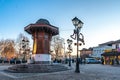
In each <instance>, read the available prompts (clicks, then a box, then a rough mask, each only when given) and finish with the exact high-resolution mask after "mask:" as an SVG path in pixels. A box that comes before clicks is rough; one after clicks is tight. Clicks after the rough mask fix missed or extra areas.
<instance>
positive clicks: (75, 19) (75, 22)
mask: <svg viewBox="0 0 120 80" xmlns="http://www.w3.org/2000/svg"><path fill="white" fill-rule="evenodd" d="M72 23H73V25H74V26H75V27H76V26H78V23H79V19H78V18H77V17H75V18H73V19H72Z"/></svg>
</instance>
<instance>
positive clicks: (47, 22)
mask: <svg viewBox="0 0 120 80" xmlns="http://www.w3.org/2000/svg"><path fill="white" fill-rule="evenodd" d="M36 24H48V25H49V24H50V23H49V21H48V20H46V19H39V20H38V21H37V22H36Z"/></svg>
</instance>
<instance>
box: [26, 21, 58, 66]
mask: <svg viewBox="0 0 120 80" xmlns="http://www.w3.org/2000/svg"><path fill="white" fill-rule="evenodd" d="M24 30H25V31H26V32H27V33H29V34H31V35H32V37H33V52H32V54H33V58H34V61H35V63H40V64H49V63H50V62H51V54H50V41H51V38H52V36H54V35H57V34H59V28H58V27H55V26H53V25H51V24H50V23H49V21H48V20H46V19H39V20H38V21H37V22H36V23H35V24H29V25H28V26H26V27H25V28H24Z"/></svg>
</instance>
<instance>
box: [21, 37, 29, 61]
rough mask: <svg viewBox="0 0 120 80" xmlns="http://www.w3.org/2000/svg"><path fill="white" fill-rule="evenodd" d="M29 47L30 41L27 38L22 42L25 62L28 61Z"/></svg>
mask: <svg viewBox="0 0 120 80" xmlns="http://www.w3.org/2000/svg"><path fill="white" fill-rule="evenodd" d="M28 45H29V40H28V39H26V38H23V40H22V49H23V54H24V56H23V60H25V59H26V54H27V51H29V49H28Z"/></svg>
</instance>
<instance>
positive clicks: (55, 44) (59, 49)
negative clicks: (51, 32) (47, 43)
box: [51, 36, 64, 60]
mask: <svg viewBox="0 0 120 80" xmlns="http://www.w3.org/2000/svg"><path fill="white" fill-rule="evenodd" d="M51 47H52V48H53V50H54V51H55V54H56V59H57V60H59V59H61V58H62V57H63V53H64V39H63V38H60V37H59V36H54V37H53V38H52V41H51Z"/></svg>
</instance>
